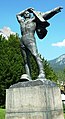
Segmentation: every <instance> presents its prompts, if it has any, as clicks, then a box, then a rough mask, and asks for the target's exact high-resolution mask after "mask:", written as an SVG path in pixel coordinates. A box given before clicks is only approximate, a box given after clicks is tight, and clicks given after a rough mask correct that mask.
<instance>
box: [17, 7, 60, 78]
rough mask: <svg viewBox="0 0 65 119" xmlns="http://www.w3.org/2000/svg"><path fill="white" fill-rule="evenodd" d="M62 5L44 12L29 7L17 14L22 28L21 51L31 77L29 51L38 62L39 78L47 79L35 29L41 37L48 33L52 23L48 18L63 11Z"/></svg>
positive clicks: (27, 72)
mask: <svg viewBox="0 0 65 119" xmlns="http://www.w3.org/2000/svg"><path fill="white" fill-rule="evenodd" d="M61 9H62V7H57V8H55V9H53V10H51V11H48V12H45V13H42V12H39V11H35V10H34V9H33V8H28V9H26V10H24V11H22V12H20V13H18V14H17V15H16V17H17V20H18V22H19V24H20V29H21V35H22V37H21V51H22V54H23V58H24V64H25V70H26V74H27V75H28V77H29V79H31V70H30V61H29V53H31V54H32V55H33V57H34V59H35V60H36V62H37V64H38V69H39V75H38V79H39V78H43V80H44V79H45V73H44V68H43V64H42V60H41V58H40V57H39V55H38V50H37V46H36V39H35V36H34V34H35V31H36V33H37V35H38V37H39V38H40V39H43V38H44V37H45V36H46V34H47V29H46V28H47V27H48V26H49V25H50V24H49V23H48V22H47V20H48V19H50V18H52V17H53V16H54V15H55V14H57V13H59V12H61Z"/></svg>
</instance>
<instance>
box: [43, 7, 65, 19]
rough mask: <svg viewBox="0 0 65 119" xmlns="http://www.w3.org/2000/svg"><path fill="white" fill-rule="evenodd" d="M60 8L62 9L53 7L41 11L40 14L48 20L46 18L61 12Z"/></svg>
mask: <svg viewBox="0 0 65 119" xmlns="http://www.w3.org/2000/svg"><path fill="white" fill-rule="evenodd" d="M61 9H63V7H57V8H54V9H53V10H50V11H48V12H45V13H42V16H43V18H44V19H45V20H48V19H50V18H52V17H53V16H54V15H55V14H57V13H59V12H61Z"/></svg>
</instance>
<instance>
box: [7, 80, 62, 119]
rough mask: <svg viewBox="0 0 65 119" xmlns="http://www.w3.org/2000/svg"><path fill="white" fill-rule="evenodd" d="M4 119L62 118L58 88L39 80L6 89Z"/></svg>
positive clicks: (20, 83)
mask: <svg viewBox="0 0 65 119" xmlns="http://www.w3.org/2000/svg"><path fill="white" fill-rule="evenodd" d="M6 119H64V117H63V110H62V101H61V94H60V89H59V88H58V87H57V86H56V85H54V83H51V82H50V83H49V82H48V81H47V82H46V81H45V82H42V81H40V80H36V81H27V82H19V83H17V84H15V85H12V86H11V87H10V88H9V89H7V90H6Z"/></svg>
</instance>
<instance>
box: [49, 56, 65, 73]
mask: <svg viewBox="0 0 65 119" xmlns="http://www.w3.org/2000/svg"><path fill="white" fill-rule="evenodd" d="M48 62H49V63H50V66H51V67H52V68H53V69H54V71H56V72H57V71H62V70H64V69H65V54H63V55H61V56H59V57H58V58H56V59H54V60H50V61H48Z"/></svg>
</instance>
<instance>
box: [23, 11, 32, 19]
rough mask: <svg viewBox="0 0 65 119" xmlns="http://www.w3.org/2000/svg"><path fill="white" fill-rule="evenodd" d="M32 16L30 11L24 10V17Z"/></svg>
mask: <svg viewBox="0 0 65 119" xmlns="http://www.w3.org/2000/svg"><path fill="white" fill-rule="evenodd" d="M30 17H31V15H30V13H29V12H28V11H27V10H26V11H25V12H24V18H30Z"/></svg>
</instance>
